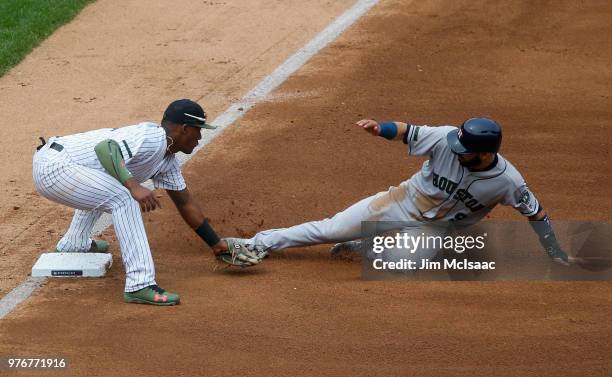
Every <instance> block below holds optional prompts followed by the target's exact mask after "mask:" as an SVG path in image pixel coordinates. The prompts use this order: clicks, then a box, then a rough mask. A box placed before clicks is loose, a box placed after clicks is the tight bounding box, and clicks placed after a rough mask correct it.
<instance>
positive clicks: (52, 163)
mask: <svg viewBox="0 0 612 377" xmlns="http://www.w3.org/2000/svg"><path fill="white" fill-rule="evenodd" d="M202 128H204V129H213V128H215V127H214V126H211V125H209V124H207V123H206V114H205V113H204V110H203V109H202V107H201V106H200V105H198V104H197V103H195V102H193V101H191V100H187V99H182V100H177V101H174V102H172V103H171V104H170V105H169V106H168V108H167V109H166V111H165V112H164V116H163V119H162V123H161V126H160V125H157V124H155V123H140V124H136V125H132V126H127V127H122V128H104V129H99V130H95V131H89V132H85V133H79V134H75V135H69V136H63V137H52V138H50V139H49V140H48V143H47V142H45V141H44V139H42V138H41V140H42V142H43V145H41V146H40V147H38V150H37V152H36V153H35V155H34V162H33V178H34V183H35V186H36V189H37V191H38V192H39V193H40V194H41V195H43V196H45V197H46V198H48V199H50V200H52V201H54V202H57V203H61V204H64V205H67V206H69V207H72V208H75V213H74V218H73V219H72V223H71V224H70V228H69V229H68V231H67V232H66V234H65V235H64V237H63V238H62V239H61V240H60V241H59V243H58V244H57V251H60V252H106V251H107V249H108V244H107V243H106V242H104V241H101V240H92V239H91V234H92V229H93V226H94V224H95V222H96V220H97V219H98V218H99V217H100V216H101V214H102V213H103V212H109V213H111V214H112V219H113V224H114V226H115V232H116V234H117V238H118V240H119V246H120V249H121V254H122V259H123V264H124V267H125V272H126V282H125V293H124V300H125V301H126V302H133V303H146V304H154V305H174V304H178V303H179V302H180V298H179V295H178V294H176V293H170V292H168V291H165V290H164V289H162V288H160V287H159V286H158V285H157V283H156V281H155V267H154V264H153V259H152V257H151V250H150V248H149V242H148V240H147V236H146V233H145V228H144V225H143V221H142V216H141V210H142V211H153V210H155V209H156V208H158V207H160V203H159V201H158V199H157V198H156V196H155V194H154V193H153V192H152V191H151V190H149V189H148V188H146V187H144V186H142V185H141V183H143V182H145V181H146V180H148V179H152V181H153V185H154V187H155V188H158V189H165V190H166V191H167V193H168V195H169V196H170V198H171V199H172V201H173V202H174V204H175V206H176V208H177V209H178V211H179V213H180V214H181V216H182V217H183V219H184V220H185V222H186V223H187V224H189V225H190V226H191V227H192V228H193V229H194V230H195V231H196V233H197V234H198V235H199V236H200V237H201V238H202V239H203V240H204V241H205V242H206V243H207V244H208V245H209V246H210V247H211V248H212V249H213V251H214V253H215V254H216V255H217V256H218V258H220V259H221V260H223V261H225V262H227V263H230V264H233V265H238V266H241V267H247V266H252V265H255V264H257V263H259V262H260V260H261V258H260V256H258V255H256V254H254V253H252V252H251V251H249V250H248V249H246V248H245V247H244V245H242V244H241V243H240V242H237V241H234V240H233V239H220V238H219V237H218V236H217V234H216V233H215V231H214V230H213V229H212V227H211V226H210V225H209V224H208V222H207V220H206V219H205V217H204V215H203V214H202V211H201V210H200V207H199V206H198V204H197V203H196V202H195V201H194V200H193V198H192V196H191V195H190V193H189V191H188V190H187V185H186V183H185V180H184V179H183V176H182V174H181V169H180V165H179V162H178V160H177V159H176V157H175V153H176V152H179V151H180V152H183V153H187V154H189V153H191V152H192V151H193V150H194V148H195V147H196V146H197V145H198V141H199V140H200V139H201V135H200V132H201V129H202Z"/></svg>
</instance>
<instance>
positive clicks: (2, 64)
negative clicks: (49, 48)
mask: <svg viewBox="0 0 612 377" xmlns="http://www.w3.org/2000/svg"><path fill="white" fill-rule="evenodd" d="M92 1H93V0H0V76H2V75H4V74H5V73H6V72H7V71H8V70H9V69H11V67H13V66H14V65H16V64H17V63H19V62H20V61H21V59H23V58H24V56H26V55H27V54H28V53H29V52H30V51H32V49H33V48H34V47H36V46H37V45H38V44H39V43H40V42H41V41H42V40H44V39H45V38H46V37H48V36H49V35H50V34H51V33H53V31H55V29H57V28H58V27H60V26H62V25H64V24H65V23H67V22H69V21H70V20H72V18H73V17H74V16H76V15H77V14H78V13H79V12H80V11H81V9H83V7H84V6H85V5H87V4H89V3H91V2H92Z"/></svg>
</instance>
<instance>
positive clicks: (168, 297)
mask: <svg viewBox="0 0 612 377" xmlns="http://www.w3.org/2000/svg"><path fill="white" fill-rule="evenodd" d="M123 301H125V302H128V303H134V304H149V305H162V306H169V305H178V304H180V303H181V298H180V297H179V295H178V294H176V293H170V292H166V291H165V290H164V289H162V288H161V287H159V286H157V285H149V286H148V287H146V288H143V289H141V290H139V291H135V292H125V293H124V294H123Z"/></svg>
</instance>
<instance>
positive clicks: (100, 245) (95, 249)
mask: <svg viewBox="0 0 612 377" xmlns="http://www.w3.org/2000/svg"><path fill="white" fill-rule="evenodd" d="M55 252H56V253H61V251H59V250H57V249H55ZM85 252H86V253H108V242H106V241H104V240H91V246H90V247H89V250H87V251H85ZM64 253H66V251H64ZM68 253H70V251H68Z"/></svg>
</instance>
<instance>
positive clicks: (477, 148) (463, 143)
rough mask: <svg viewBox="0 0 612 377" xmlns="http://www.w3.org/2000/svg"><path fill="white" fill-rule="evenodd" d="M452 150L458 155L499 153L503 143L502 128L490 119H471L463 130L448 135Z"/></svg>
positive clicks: (462, 126) (447, 138) (466, 122)
mask: <svg viewBox="0 0 612 377" xmlns="http://www.w3.org/2000/svg"><path fill="white" fill-rule="evenodd" d="M446 141H447V142H448V146H449V147H450V149H451V150H452V151H453V152H454V153H457V154H463V153H478V152H492V153H497V152H498V151H499V147H500V145H501V141H502V132H501V127H500V126H499V124H497V122H495V121H494V120H492V119H489V118H470V119H468V120H466V121H465V122H463V124H462V125H461V128H459V129H456V130H452V131H451V132H449V133H448V135H446Z"/></svg>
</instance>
